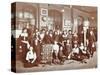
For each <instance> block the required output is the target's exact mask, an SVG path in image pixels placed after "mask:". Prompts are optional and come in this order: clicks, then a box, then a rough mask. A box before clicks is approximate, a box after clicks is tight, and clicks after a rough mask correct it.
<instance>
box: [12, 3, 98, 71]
mask: <svg viewBox="0 0 100 75" xmlns="http://www.w3.org/2000/svg"><path fill="white" fill-rule="evenodd" d="M97 11H98V10H97V7H95V6H81V5H80V6H79V5H62V4H46V3H27V2H15V3H12V4H11V70H12V71H13V72H18V73H21V72H37V71H55V70H71V69H86V68H97V42H98V38H97V36H98V35H97V31H98V30H97V21H98V20H97Z"/></svg>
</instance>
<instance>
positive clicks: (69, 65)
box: [16, 52, 97, 73]
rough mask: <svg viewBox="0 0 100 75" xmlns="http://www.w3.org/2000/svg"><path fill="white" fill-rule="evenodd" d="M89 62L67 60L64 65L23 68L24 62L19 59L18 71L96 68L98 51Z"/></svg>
mask: <svg viewBox="0 0 100 75" xmlns="http://www.w3.org/2000/svg"><path fill="white" fill-rule="evenodd" d="M86 61H87V63H80V62H78V61H75V60H66V61H65V62H64V65H54V64H52V65H45V66H43V65H40V66H39V67H32V68H23V64H22V62H20V61H17V67H16V68H17V72H19V73H21V72H37V71H38V72H39V71H54V70H70V69H85V68H96V67H97V53H96V52H95V53H94V56H93V57H92V58H90V59H88V60H86Z"/></svg>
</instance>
